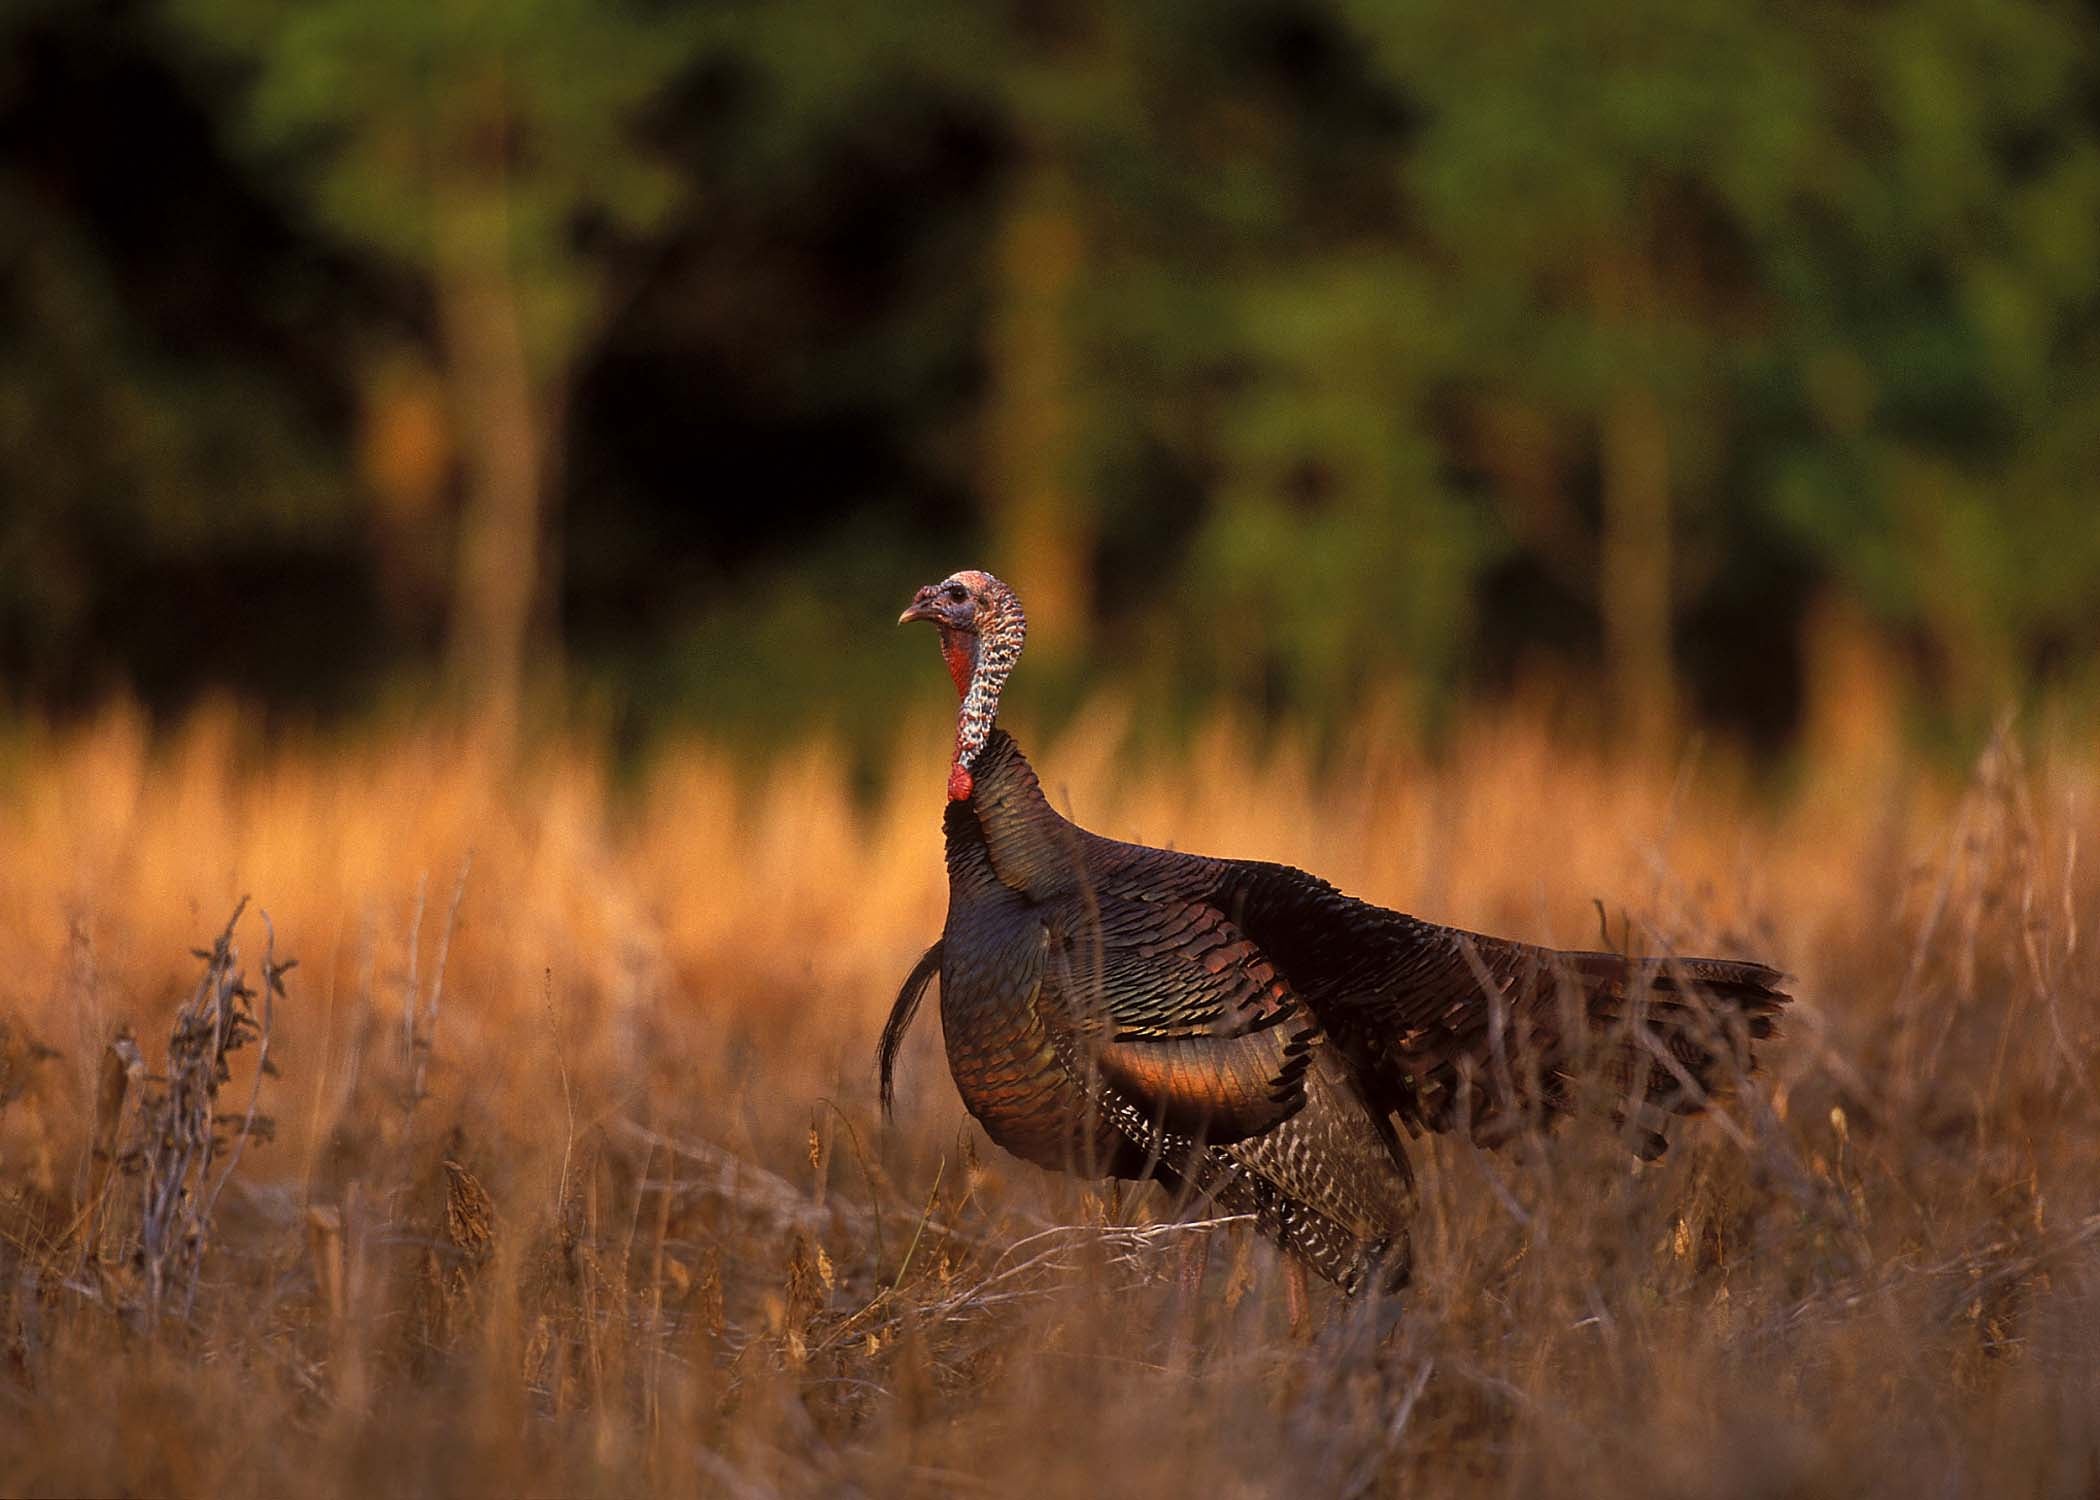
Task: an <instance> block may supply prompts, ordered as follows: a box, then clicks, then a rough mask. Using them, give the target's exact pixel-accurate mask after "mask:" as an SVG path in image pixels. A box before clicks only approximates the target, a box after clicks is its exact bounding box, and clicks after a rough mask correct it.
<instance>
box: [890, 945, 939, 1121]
mask: <svg viewBox="0 0 2100 1500" xmlns="http://www.w3.org/2000/svg"><path fill="white" fill-rule="evenodd" d="M940 972H941V945H940V944H939V943H935V944H934V945H933V946H932V947H931V948H928V949H927V950H926V951H925V952H924V953H922V954H920V955H919V961H918V962H917V963H916V964H913V965H912V970H911V972H910V973H909V974H907V975H905V976H904V988H902V989H900V990H898V991H897V1003H896V1004H894V1005H892V1006H891V1007H890V1018H889V1019H888V1020H887V1021H885V1022H883V1023H882V1041H881V1042H880V1043H878V1044H877V1046H876V1048H875V1064H876V1066H877V1067H878V1068H879V1069H880V1070H881V1073H882V1116H883V1118H884V1119H888V1118H890V1117H891V1115H893V1114H894V1113H895V1112H896V1103H897V1090H896V1078H895V1075H896V1071H897V1052H898V1049H900V1048H901V1047H903V1045H904V1034H905V1033H906V1032H907V1031H910V1030H911V1023H912V1021H913V1019H914V1018H915V1017H917V1015H918V1014H919V1002H920V1001H921V1000H924V999H925V998H926V986H927V985H928V984H930V983H931V982H932V980H933V976H934V975H936V974H938V973H940Z"/></svg>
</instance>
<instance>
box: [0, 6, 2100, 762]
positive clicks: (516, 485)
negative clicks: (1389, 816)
mask: <svg viewBox="0 0 2100 1500" xmlns="http://www.w3.org/2000/svg"><path fill="white" fill-rule="evenodd" d="M0 14H4V18H5V19H4V20H0V714H5V715H12V716H16V717H20V716H24V715H31V716H45V715H56V716H59V717H68V716H72V715H76V714H79V713H82V712H85V711H89V710H92V709H94V708H95V707H97V706H98V705H100V704H102V703H104V702H106V701H108V700H109V699H110V698H111V697H112V696H113V695H114V696H122V695H127V694H129V695H136V696H137V698H138V699H139V700H140V701H141V702H143V703H144V704H145V705H146V706H147V707H148V708H149V709H151V710H152V711H154V712H155V713H156V714H157V715H166V714H170V713H179V712H182V711H184V710H186V709H188V708H190V707H192V706H194V705H195V704H196V703H198V702H199V701H200V700H201V699H204V698H207V697H211V696H215V695H231V696H234V697H236V698H238V699H241V700H243V701H247V702H253V703H260V704H262V705H265V706H266V707H268V708H269V709H270V710H271V711H272V712H273V713H274V714H276V715H278V716H279V717H281V718H289V719H292V720H296V721H299V722H309V721H311V722H318V723H322V724H329V723H340V722H346V721H353V720H355V719H358V718H360V717H363V716H368V715H370V714H372V713H375V712H378V713H388V712H398V711H410V710H418V709H422V708H426V707H430V706H433V705H437V704H443V703H448V702H452V703H458V702H465V703H466V704H468V705H470V706H471V707H472V708H473V710H474V711H476V712H478V713H482V714H485V715H486V716H487V717H488V719H489V721H490V722H492V723H494V724H497V725H499V726H504V725H510V724H515V723H527V724H529V723H531V722H534V716H535V715H539V716H541V717H544V716H545V715H546V714H548V713H550V712H552V713H555V714H560V713H564V712H567V711H569V710H570V709H571V708H573V707H575V706H577V705H583V706H585V707H586V708H587V709H588V710H589V711H590V712H592V713H594V714H596V715H599V716H602V717H603V718H604V719H605V721H606V722H607V723H608V724H609V725H610V726H611V727H613V728H614V729H615V730H617V731H618V733H619V734H620V735H621V736H622V737H623V739H625V740H626V741H627V742H629V743H637V742H641V741H643V740H645V739H646V738H647V736H649V735H650V734H651V733H653V732H655V731H657V730H659V729H661V728H664V727H667V726H677V725H687V726H692V725H701V726H706V727H707V728H708V729H710V730H713V731H718V732H721V733H723V734H727V735H732V736H751V737H777V736H778V735H779V734H781V733H782V732H783V731H789V730H793V729H795V728H798V727H803V726H822V727H825V728H828V729H831V730H835V731H837V732H840V733H842V734H844V735H845V736H846V737H847V738H848V739H849V741H852V742H856V743H859V744H861V745H862V746H864V747H866V746H870V745H886V744H888V743H890V742H891V738H890V736H891V731H890V729H889V726H890V725H891V724H892V723H893V722H894V721H895V719H896V718H897V716H898V714H899V712H900V697H901V696H902V695H904V694H907V693H910V694H915V695H918V697H920V698H927V699H930V698H931V697H932V696H934V695H936V694H938V693H940V692H942V691H944V690H945V689H944V686H943V684H942V683H941V681H940V678H939V674H938V673H936V672H933V671H932V670H930V668H929V667H928V665H927V663H926V662H925V661H924V660H923V659H922V657H923V655H924V652H923V649H921V650H912V649H908V648H907V646H906V644H905V643H904V642H902V641H901V640H900V639H899V638H898V633H897V632H894V631H893V630H892V629H891V626H890V623H889V622H890V621H891V620H892V619H893V618H894V616H895V612H896V610H897V608H898V607H899V605H900V604H901V602H902V600H903V599H904V597H905V596H906V595H907V594H908V592H909V590H910V589H911V588H913V587H915V586H916V585H918V584H920V583H923V582H926V581H928V580H929V579H933V578H937V577H939V576H941V575H942V574H944V573H945V572H947V571H948V570H950V569H952V568H955V567H959V566H966V565H984V566H989V567H991V568H993V569H995V570H996V571H999V572H1001V573H1003V574H1004V575H1006V576H1007V577H1009V578H1010V579H1011V580H1012V581H1014V582H1015V583H1016V585H1017V586H1018V587H1020V589H1021V590H1022V593H1023V595H1024V597H1025V598H1026V599H1027V601H1028V604H1029V607H1030V610H1031V614H1032V615H1033V616H1034V618H1035V620H1036V622H1037V625H1038V629H1037V631H1036V634H1035V641H1034V645H1033V646H1032V649H1031V665H1030V674H1031V683H1032V684H1036V683H1040V684H1041V687H1040V688H1039V689H1038V690H1037V691H1038V692H1039V693H1040V698H1041V701H1042V702H1043V703H1044V704H1045V705H1047V710H1046V711H1048V712H1051V713H1053V714H1054V713H1056V712H1059V711H1061V709H1060V705H1062V706H1065V707H1069V705H1071V704H1072V703H1074V702H1076V701H1077V699H1078V697H1079V695H1080V689H1081V687H1082V685H1084V686H1088V687H1092V686H1098V685H1101V684H1104V683H1108V684H1118V685H1123V686H1126V687H1128V688H1129V689H1131V690H1134V691H1144V692H1147V693H1150V694H1153V695H1155V696H1156V699H1157V701H1158V702H1160V703H1162V704H1170V705H1172V706H1173V707H1174V709H1175V710H1176V712H1175V713H1174V714H1162V715H1161V719H1162V721H1163V722H1169V723H1172V722H1179V721H1181V720H1182V719H1184V718H1185V716H1186V714H1187V712H1188V711H1190V710H1192V709H1198V708H1205V707H1209V706H1213V705H1218V704H1223V705H1226V706H1228V707H1233V708H1237V709H1241V710H1244V711H1247V712H1250V713H1253V714H1255V715H1259V716H1262V717H1269V716H1275V717H1279V718H1280V717H1284V716H1288V717H1289V718H1290V719H1291V720H1292V721H1293V722H1302V723H1306V724H1310V725H1313V726H1321V725H1328V724H1333V723H1336V722H1338V721H1340V720H1341V719H1342V718H1343V717H1344V716H1345V714H1346V713H1347V712H1348V711H1350V710H1352V709H1354V708H1356V707H1359V706H1360V705H1362V704H1363V703H1364V702H1366V701H1371V700H1375V701H1379V702H1384V703H1394V704H1398V705H1399V706H1400V710H1401V713H1402V716H1403V717H1405V718H1406V719H1408V720H1409V721H1411V722H1413V723H1416V724H1419V725H1422V726H1425V727H1428V728H1431V729H1434V727H1435V726H1436V725H1437V724H1439V723H1440V722H1444V721H1446V720H1447V719H1448V715H1449V712H1450V710H1451V708H1452V706H1453V705H1454V704H1461V703H1464V702H1467V701H1470V700H1473V699H1476V698H1492V697H1494V696H1496V695H1506V694H1510V693H1513V692H1518V691H1521V690H1524V689H1525V688H1527V687H1529V686H1531V685H1533V684H1538V683H1545V684H1552V685H1554V686H1555V690H1556V691H1558V692H1560V693H1562V694H1563V695H1564V697H1565V698H1566V699H1567V701H1568V702H1570V703H1572V704H1573V705H1575V706H1576V707H1577V709H1578V711H1579V713H1580V714H1581V716H1582V719H1583V722H1586V723H1589V724H1593V725H1594V726H1596V728H1597V730H1598V732H1600V733H1608V734H1617V735H1621V736H1629V737H1630V736H1642V737H1647V736H1653V735H1657V734H1662V735H1668V734H1670V733H1671V732H1673V731H1674V730H1676V729H1681V728H1685V727H1692V726H1711V727H1713V728H1717V729H1719V730H1721V731H1723V732H1725V733H1726V734H1728V735H1730V736H1731V737H1739V738H1743V739H1747V740H1750V741H1752V742H1754V743H1756V744H1759V745H1761V746H1763V747H1764V748H1766V749H1768V750H1777V749H1783V748H1784V747H1786V746H1788V745H1789V744H1791V743H1793V742H1794V741H1795V739H1796V738H1797V737H1798V736H1800V735H1801V734H1803V733H1804V732H1807V733H1811V734H1812V733H1813V732H1814V730H1815V724H1816V720H1817V716H1818V715H1819V714H1821V713H1825V712H1826V711H1827V710H1828V709H1829V708H1830V706H1831V705H1832V704H1833V703H1841V702H1842V703H1850V702H1853V701H1854V700H1856V699H1858V698H1860V697H1861V696H1862V695H1864V696H1866V697H1870V698H1872V699H1873V700H1874V702H1875V704H1876V705H1877V708H1878V711H1880V712H1883V713H1885V714H1886V715H1888V716H1889V717H1891V718H1892V719H1895V720H1898V721H1901V722H1905V723H1907V724H1908V725H1909V726H1910V728H1911V729H1912V730H1913V731H1914V732H1917V733H1919V734H1921V735H1922V736H1923V737H1925V738H1926V739H1928V740H1930V739H1934V738H1938V739H1940V740H1942V741H1943V742H1944V741H1948V740H1952V741H1954V742H1968V741H1969V740H1970V738H1971V736H1972V735H1973V734H1974V732H1975V730H1976V729H1977V728H1978V727H1979V726H1981V725H1983V724H1985V723H1987V722H1988V721H1989V720H1990V719H1991V718H1992V717H1993V716H1994V715H1995V714H1997V713H1998V712H1999V711H2000V710H2001V709H2002V708H2003V706H2004V705H2005V704H2006V703H2008V702H2014V701H2034V700H2036V699H2037V698H2041V699H2053V700H2055V701H2058V702H2061V703H2068V704H2073V705H2078V704H2085V705H2090V704H2091V703H2092V701H2093V700H2094V699H2095V697H2096V696H2100V672H2096V669H2095V663H2096V661H2100V652H2096V647H2100V516H2096V514H2095V506H2094V490H2095V479H2094V476H2095V474H2096V473H2100V48H2096V46H2095V40H2096V33H2100V13H2096V12H2095V10H2094V8H2093V7H2092V6H2091V5H2073V4H2065V3H2050V0H1904V3H1895V4H1881V3H1877V4H1856V3H1830V0H1813V3H1796V0H1780V3H1775V4H1768V5H1760V6H1746V5H1741V4H1736V3H1723V0H1668V3H1658V0H1626V3H1614V4H1610V5H1592V4H1571V5H1566V6H1558V7H1546V8H1539V7H1534V6H1514V5H1509V4H1505V3H1503V0H1470V3H1466V4H1451V3H1426V0H1381V3H1365V0H1246V3H1234V4H1229V5H1216V4H1196V3H1191V0H1142V3H1128V4H1116V5H1109V4H1101V3H1092V4H1089V3H1076V4H1061V5H1049V4H1040V3H1031V0H1020V3H1002V4H990V5H986V4H976V3H961V0H888V3H883V4H868V3H860V0H836V3H829V4H782V3H717V4H709V5H705V6H678V5H672V4H668V3H633V0H623V3H613V0H509V3H494V0H443V3H431V0H302V3H289V0H10V3H8V4H7V5H6V7H5V9H4V12H0ZM911 644H912V645H916V646H919V647H921V648H923V645H924V643H923V642H913V643H911ZM1855 706H1856V705H1855ZM521 716H522V717H521Z"/></svg>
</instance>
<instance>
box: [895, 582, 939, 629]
mask: <svg viewBox="0 0 2100 1500" xmlns="http://www.w3.org/2000/svg"><path fill="white" fill-rule="evenodd" d="M937 617H938V616H937V615H936V612H935V610H934V607H933V596H932V595H931V594H930V593H927V592H926V591H924V590H921V591H920V593H919V597H918V598H916V599H914V600H912V602H911V607H910V608H909V609H907V610H905V612H904V613H903V614H901V615H899V616H897V623H898V624H899V625H909V624H910V623H911V622H912V621H914V620H931V619H935V618H937Z"/></svg>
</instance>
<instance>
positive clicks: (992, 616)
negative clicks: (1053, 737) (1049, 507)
mask: <svg viewBox="0 0 2100 1500" xmlns="http://www.w3.org/2000/svg"><path fill="white" fill-rule="evenodd" d="M989 585H990V589H991V593H990V597H989V599H988V600H987V603H988V605H989V609H988V611H987V613H986V615H985V616H984V618H983V620H982V623H980V624H979V626H978V628H977V629H975V630H973V631H969V632H967V633H964V632H960V631H953V630H950V629H949V628H948V627H947V626H945V625H943V626H942V627H941V657H942V659H943V660H944V661H946V662H947V663H948V675H949V676H950V677H951V678H953V679H954V682H955V691H956V692H957V693H958V694H960V695H961V697H962V706H961V707H960V708H959V709H957V710H956V714H955V754H954V757H953V758H952V759H951V760H950V761H949V763H948V800H949V801H950V802H967V801H969V800H970V795H971V793H972V791H973V789H974V787H975V785H976V770H977V757H978V756H979V755H980V754H981V753H983V750H984V747H985V743H986V741H988V740H989V739H990V738H991V733H992V726H993V725H994V724H996V723H997V722H998V720H999V695H1000V693H1002V692H1004V691H1005V689H1006V679H1007V678H1008V677H1010V676H1012V675H1013V670H1014V663H1016V662H1018V661H1019V660H1020V659H1021V647H1022V646H1023V645H1024V644H1025V643H1026V642H1027V639H1028V617H1027V616H1026V615H1025V614H1023V613H1022V612H1021V601H1020V600H1019V599H1016V598H1015V597H1014V595H1013V591H1012V590H1011V589H1009V588H1007V587H1006V585H1005V584H1003V583H1000V582H999V581H998V580H997V579H996V578H994V579H990V580H989Z"/></svg>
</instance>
